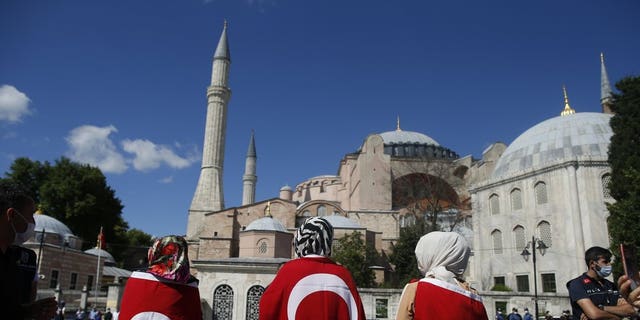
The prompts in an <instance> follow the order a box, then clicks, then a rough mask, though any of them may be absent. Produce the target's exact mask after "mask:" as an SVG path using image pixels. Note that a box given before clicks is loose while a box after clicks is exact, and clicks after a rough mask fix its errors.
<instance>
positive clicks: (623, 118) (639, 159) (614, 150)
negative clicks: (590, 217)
mask: <svg viewBox="0 0 640 320" xmlns="http://www.w3.org/2000/svg"><path fill="white" fill-rule="evenodd" d="M616 88H618V90H619V92H620V94H614V95H613V105H612V106H611V109H612V110H613V111H614V112H615V115H614V116H613V118H611V129H612V130H613V136H612V137H611V144H610V146H609V164H610V165H611V182H610V184H609V190H610V193H611V196H612V197H613V198H614V199H615V200H616V202H615V203H609V204H607V207H608V209H609V214H610V215H609V218H608V221H607V222H608V224H607V225H608V228H609V235H610V237H611V250H612V251H613V252H614V254H616V255H619V253H620V250H619V245H620V244H621V243H626V244H631V245H634V246H635V247H636V248H640V238H639V237H638V234H639V233H640V148H638V146H639V145H640V77H628V78H624V79H622V80H620V81H619V82H618V83H617V84H616ZM620 270H621V269H620V266H619V265H618V266H617V267H616V271H617V272H620Z"/></svg>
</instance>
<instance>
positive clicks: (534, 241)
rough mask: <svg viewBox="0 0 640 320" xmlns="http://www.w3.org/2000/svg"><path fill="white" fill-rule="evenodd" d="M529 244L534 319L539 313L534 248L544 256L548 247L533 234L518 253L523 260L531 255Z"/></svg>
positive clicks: (527, 259) (526, 259)
mask: <svg viewBox="0 0 640 320" xmlns="http://www.w3.org/2000/svg"><path fill="white" fill-rule="evenodd" d="M529 246H531V251H532V252H533V303H534V304H535V312H536V317H535V319H538V315H539V314H540V313H539V310H538V276H537V271H536V249H538V250H539V251H540V254H541V255H543V256H544V254H545V253H546V252H547V248H549V247H547V245H546V244H544V242H543V241H542V240H540V239H536V237H535V236H532V237H531V241H529V242H528V243H527V245H526V246H525V247H524V250H522V253H521V254H520V255H521V256H522V258H524V261H529V256H530V255H531V253H530V252H529Z"/></svg>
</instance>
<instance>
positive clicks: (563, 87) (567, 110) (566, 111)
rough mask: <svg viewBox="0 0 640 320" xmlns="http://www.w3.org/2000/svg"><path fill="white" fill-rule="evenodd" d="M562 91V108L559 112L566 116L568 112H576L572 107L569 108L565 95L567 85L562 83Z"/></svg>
mask: <svg viewBox="0 0 640 320" xmlns="http://www.w3.org/2000/svg"><path fill="white" fill-rule="evenodd" d="M562 93H563V94H564V110H562V112H560V115H561V116H568V115H570V114H574V113H576V111H575V110H573V108H571V106H570V105H569V97H568V96H567V87H565V86H564V85H562Z"/></svg>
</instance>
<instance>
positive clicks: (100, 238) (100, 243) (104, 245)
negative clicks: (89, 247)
mask: <svg viewBox="0 0 640 320" xmlns="http://www.w3.org/2000/svg"><path fill="white" fill-rule="evenodd" d="M96 248H98V249H102V250H104V249H106V248H107V243H106V241H104V233H103V232H102V227H100V233H98V245H96Z"/></svg>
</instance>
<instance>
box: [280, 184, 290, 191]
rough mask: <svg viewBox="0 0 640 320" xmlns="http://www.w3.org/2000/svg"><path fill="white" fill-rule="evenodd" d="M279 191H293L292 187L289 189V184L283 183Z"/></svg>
mask: <svg viewBox="0 0 640 320" xmlns="http://www.w3.org/2000/svg"><path fill="white" fill-rule="evenodd" d="M280 191H293V189H291V187H289V185H285V186H284V187H282V188H280Z"/></svg>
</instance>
